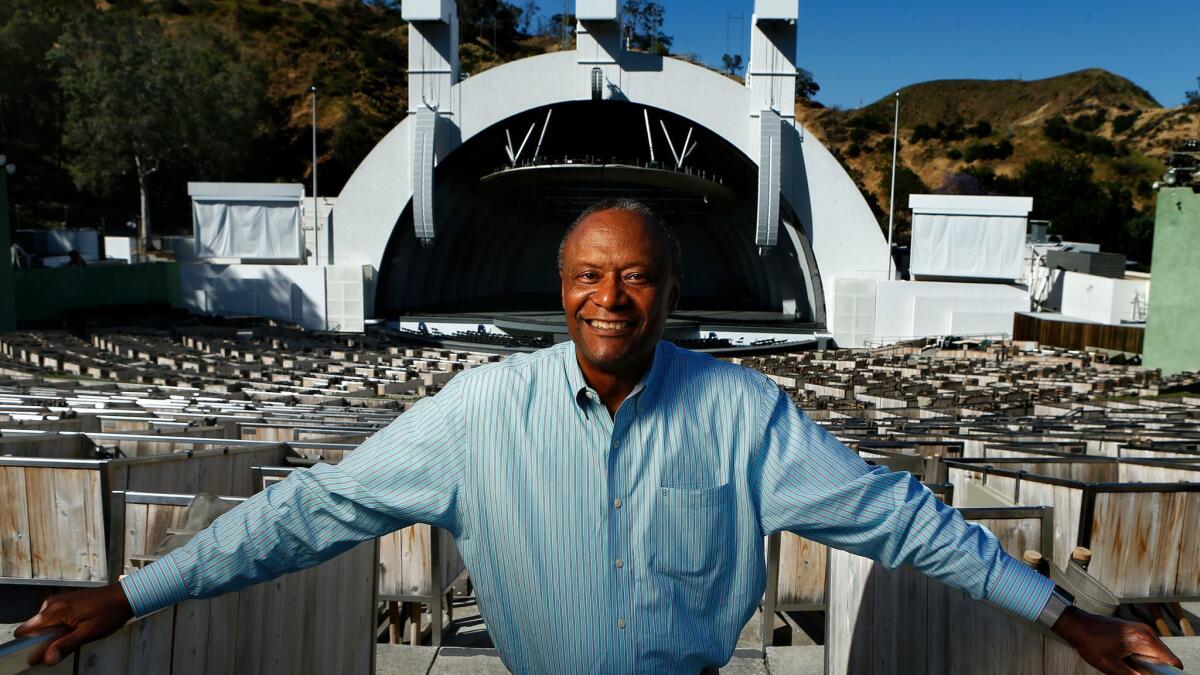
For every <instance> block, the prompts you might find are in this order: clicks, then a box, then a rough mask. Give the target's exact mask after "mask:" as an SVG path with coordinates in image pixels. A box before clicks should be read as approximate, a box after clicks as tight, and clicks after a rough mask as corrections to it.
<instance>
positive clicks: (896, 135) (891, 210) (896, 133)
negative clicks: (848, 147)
mask: <svg viewBox="0 0 1200 675" xmlns="http://www.w3.org/2000/svg"><path fill="white" fill-rule="evenodd" d="M899 147H900V92H896V120H895V122H894V123H893V125H892V194H891V196H890V197H888V241H887V258H888V259H887V279H888V281H891V280H892V221H893V220H894V218H895V215H896V151H897V150H898V149H899Z"/></svg>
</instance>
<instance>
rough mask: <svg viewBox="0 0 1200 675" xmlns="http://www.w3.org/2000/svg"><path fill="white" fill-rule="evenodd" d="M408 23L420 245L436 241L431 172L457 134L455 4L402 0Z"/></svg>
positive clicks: (412, 168)
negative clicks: (454, 128)
mask: <svg viewBox="0 0 1200 675" xmlns="http://www.w3.org/2000/svg"><path fill="white" fill-rule="evenodd" d="M401 12H402V16H403V17H404V20H405V21H408V114H409V115H414V116H415V118H416V120H417V123H416V124H413V125H412V134H413V138H412V145H411V147H412V153H411V157H410V159H409V161H410V163H411V166H410V171H411V174H410V175H412V176H413V226H414V228H415V230H416V235H417V237H418V238H419V239H420V240H421V241H422V242H429V241H432V240H433V237H434V222H435V221H434V212H433V170H434V167H435V166H436V165H437V160H438V158H440V157H445V156H446V154H447V153H449V152H450V151H451V150H453V148H454V145H455V139H457V138H458V134H456V133H450V132H451V131H452V128H453V126H455V125H457V123H458V122H457V119H456V113H458V112H461V111H456V110H455V105H454V104H455V101H454V96H453V95H452V91H453V87H454V85H455V84H457V83H458V80H459V59H458V7H457V5H456V4H455V2H454V0H404V4H403V7H402V9H401Z"/></svg>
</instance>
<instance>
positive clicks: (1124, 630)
mask: <svg viewBox="0 0 1200 675" xmlns="http://www.w3.org/2000/svg"><path fill="white" fill-rule="evenodd" d="M1053 630H1054V633H1055V634H1057V635H1058V636H1059V637H1061V638H1062V639H1064V640H1066V641H1067V644H1069V645H1071V646H1072V647H1074V648H1075V651H1077V652H1079V655H1080V656H1081V657H1083V660H1084V661H1087V662H1088V663H1090V664H1091V665H1092V667H1093V668H1096V669H1097V670H1099V671H1100V672H1103V673H1108V675H1137V672H1138V671H1137V670H1134V668H1133V666H1132V665H1130V663H1129V662H1128V661H1126V660H1125V659H1126V658H1127V657H1130V656H1136V657H1140V658H1143V659H1145V660H1147V661H1155V662H1158V663H1169V664H1171V665H1172V666H1175V667H1176V668H1183V662H1182V661H1180V660H1179V657H1177V656H1175V654H1173V653H1172V652H1171V650H1170V649H1167V646H1166V645H1164V644H1163V643H1162V640H1159V639H1158V636H1157V635H1155V634H1154V631H1153V630H1151V628H1150V627H1149V626H1147V625H1146V624H1144V623H1134V622H1132V621H1122V620H1121V619H1114V618H1112V617H1107V616H1098V615H1096V614H1089V613H1087V612H1085V611H1083V610H1081V609H1079V608H1078V607H1068V608H1067V610H1066V611H1065V612H1063V613H1062V616H1060V617H1059V618H1058V621H1057V622H1056V623H1055V624H1054V628H1053Z"/></svg>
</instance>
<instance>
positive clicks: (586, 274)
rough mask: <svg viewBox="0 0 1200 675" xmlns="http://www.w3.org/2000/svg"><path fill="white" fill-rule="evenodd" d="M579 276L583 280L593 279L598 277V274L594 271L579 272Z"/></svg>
mask: <svg viewBox="0 0 1200 675" xmlns="http://www.w3.org/2000/svg"><path fill="white" fill-rule="evenodd" d="M579 278H580V279H582V280H584V281H595V280H596V279H599V278H600V275H599V274H596V273H595V272H582V273H580V275H579Z"/></svg>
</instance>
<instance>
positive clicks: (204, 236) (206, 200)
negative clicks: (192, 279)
mask: <svg viewBox="0 0 1200 675" xmlns="http://www.w3.org/2000/svg"><path fill="white" fill-rule="evenodd" d="M188 196H190V197H191V198H192V233H193V236H194V237H195V240H196V257H197V258H199V259H201V260H210V261H222V260H223V261H230V262H241V261H247V262H279V263H293V264H294V263H300V262H303V261H304V257H305V256H304V246H303V238H302V236H301V232H300V203H301V200H303V199H304V186H303V185H300V184H298V183H289V184H283V183H188Z"/></svg>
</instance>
